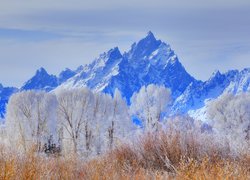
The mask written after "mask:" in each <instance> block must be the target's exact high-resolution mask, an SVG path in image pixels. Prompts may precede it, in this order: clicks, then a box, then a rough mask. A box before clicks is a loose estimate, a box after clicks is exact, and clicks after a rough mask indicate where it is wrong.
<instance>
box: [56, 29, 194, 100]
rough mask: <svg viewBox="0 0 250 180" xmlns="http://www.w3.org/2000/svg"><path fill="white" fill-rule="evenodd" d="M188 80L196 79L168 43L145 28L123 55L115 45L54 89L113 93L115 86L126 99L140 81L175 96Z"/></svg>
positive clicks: (141, 83) (136, 89)
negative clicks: (156, 86)
mask: <svg viewBox="0 0 250 180" xmlns="http://www.w3.org/2000/svg"><path fill="white" fill-rule="evenodd" d="M191 82H196V80H195V79H194V78H193V77H192V76H190V75H189V74H188V73H187V72H186V70H185V68H184V67H183V66H182V65H181V63H180V62H179V60H178V57H177V56H176V55H175V53H174V51H173V50H172V49H171V48H170V46H169V45H168V44H166V43H164V42H162V41H160V40H156V38H155V37H154V35H153V33H152V32H149V33H148V34H147V36H146V37H145V38H143V39H142V40H140V41H139V42H138V43H134V44H133V45H132V47H131V49H130V50H129V51H128V52H125V53H124V54H123V55H122V54H121V53H120V51H119V49H118V48H114V49H111V50H110V51H108V52H107V53H103V54H101V55H100V56H99V58H97V59H95V60H94V62H93V63H91V64H90V65H86V66H85V67H84V68H83V70H82V71H81V72H80V73H78V74H76V75H75V76H74V77H72V78H70V79H69V80H68V81H66V82H65V83H63V84H62V85H60V86H59V87H58V88H57V90H59V89H60V88H71V87H84V86H88V87H89V88H91V89H93V90H94V91H103V92H105V93H109V94H113V93H114V91H115V89H116V88H118V89H119V90H120V91H121V93H122V95H123V96H124V97H126V99H127V101H128V102H129V99H130V97H131V96H132V94H133V93H134V92H136V91H139V89H140V88H141V87H142V86H144V85H148V84H152V83H153V84H159V85H164V86H166V87H168V88H170V89H171V91H172V93H173V96H174V97H178V96H179V95H180V94H181V93H182V92H183V91H184V90H185V89H186V87H187V86H188V85H189V84H190V83H191Z"/></svg>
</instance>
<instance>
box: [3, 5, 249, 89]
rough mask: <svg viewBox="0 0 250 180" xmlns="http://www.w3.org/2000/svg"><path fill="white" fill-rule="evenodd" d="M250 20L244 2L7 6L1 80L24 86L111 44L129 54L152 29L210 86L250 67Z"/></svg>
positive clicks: (193, 72) (81, 60) (81, 61)
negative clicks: (216, 75) (224, 74)
mask: <svg viewBox="0 0 250 180" xmlns="http://www.w3.org/2000/svg"><path fill="white" fill-rule="evenodd" d="M249 17H250V1H247V0H239V1H237V2H236V1H234V0H221V1H216V0H211V1H200V0H191V1H186V2H183V1H180V0H177V1H176V0H175V1H174V0H170V1H165V0H156V1H149V2H145V1H144V0H137V1H132V0H126V1H125V0H121V1H117V0H108V1H98V0H92V1H90V0H85V1H82V0H72V1H68V0H60V1H59V0H54V1H49V0H43V1H40V0H37V1H18V0H13V1H3V2H1V7H0V82H3V83H4V84H7V85H18V86H20V85H21V84H22V83H23V82H24V81H25V80H27V79H28V78H29V77H30V76H31V75H32V74H33V73H34V71H35V69H36V68H39V67H40V66H44V67H45V68H47V69H48V70H49V71H50V72H51V73H58V72H59V71H60V70H61V69H63V68H64V67H70V68H76V67H77V66H78V65H81V64H85V63H89V62H90V61H91V60H93V59H94V57H96V56H98V54H100V53H102V52H103V51H106V50H108V49H110V48H112V47H114V46H119V47H120V49H121V50H122V51H126V50H127V49H129V47H130V45H131V44H132V43H133V42H134V41H137V40H139V39H140V38H142V37H143V36H144V35H145V34H146V32H147V31H148V30H152V31H153V32H154V33H155V35H156V36H157V37H158V38H160V39H162V40H164V41H167V42H168V43H170V44H171V45H172V47H173V49H175V50H176V53H177V54H178V56H179V58H180V60H181V62H182V63H183V64H184V66H185V67H186V69H187V70H188V71H189V72H190V74H192V75H194V76H195V77H196V78H198V79H203V80H205V79H207V78H208V77H209V76H210V74H211V72H213V71H214V70H215V69H219V70H222V71H226V70H228V69H229V68H230V69H231V68H243V67H249V66H250V61H249V59H250V53H249V52H250V38H249V32H250V24H249V23H248V21H249ZM10 67H12V69H15V71H14V73H12V74H10V72H9V71H7V69H10ZM17 74H18V75H17Z"/></svg>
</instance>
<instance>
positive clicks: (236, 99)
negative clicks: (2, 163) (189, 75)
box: [6, 85, 250, 157]
mask: <svg viewBox="0 0 250 180" xmlns="http://www.w3.org/2000/svg"><path fill="white" fill-rule="evenodd" d="M170 97H171V93H170V91H169V90H168V89H166V88H165V87H162V86H156V85H148V86H147V87H145V86H143V87H142V88H141V89H140V91H139V92H137V93H135V94H134V95H133V96H132V98H131V100H130V102H131V104H130V106H127V104H126V102H125V101H124V99H123V98H122V96H121V94H120V92H119V91H117V90H116V91H115V93H114V95H113V97H111V96H110V95H108V94H104V93H94V92H92V91H91V90H89V89H87V88H81V89H68V90H60V91H57V92H51V93H46V92H38V91H24V92H20V93H17V94H14V95H13V96H12V97H11V98H10V101H9V104H8V107H7V116H6V134H7V136H8V137H7V139H8V141H9V143H10V145H11V147H14V148H15V149H18V150H23V151H28V150H29V149H30V148H31V147H32V148H35V149H36V151H38V152H44V151H45V152H46V151H48V152H50V150H52V151H59V150H60V151H61V152H62V153H66V154H68V153H78V154H79V153H80V154H84V155H86V156H87V157H89V156H91V155H96V154H101V153H102V152H105V151H106V150H109V149H112V148H114V147H115V146H116V145H119V143H121V142H122V141H123V140H125V139H128V138H131V137H132V139H133V138H134V136H135V131H136V132H138V131H139V132H143V131H151V132H155V131H158V130H159V129H160V128H164V127H165V125H166V122H167V121H168V120H164V121H163V119H164V118H166V115H167V114H168V110H169V107H170V106H169V105H170V102H171V98H170ZM207 106H208V108H207V111H208V112H207V114H208V117H209V120H208V121H207V122H206V123H207V124H208V125H209V126H210V128H212V132H213V134H216V135H218V136H220V137H223V138H226V139H228V140H229V141H230V142H234V147H238V143H241V144H242V142H246V143H247V144H246V147H247V148H248V147H249V145H250V93H242V94H240V95H236V96H235V95H232V94H225V95H222V96H221V97H219V98H218V99H216V100H213V101H211V102H210V103H209V104H208V105H207ZM132 119H137V120H138V121H137V123H134V122H133V120H132ZM172 119H175V118H172ZM182 119H184V121H186V120H189V119H190V118H189V117H187V116H186V117H182ZM173 121H174V120H173ZM138 122H139V123H138ZM136 124H137V125H139V126H136ZM182 124H183V123H182ZM138 129H139V130H138ZM235 140H236V141H235ZM241 146H242V145H241Z"/></svg>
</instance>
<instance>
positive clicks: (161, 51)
mask: <svg viewBox="0 0 250 180" xmlns="http://www.w3.org/2000/svg"><path fill="white" fill-rule="evenodd" d="M148 84H158V85H164V86H165V87H167V88H169V89H170V90H171V92H172V96H173V101H174V102H173V107H172V114H176V113H178V114H179V113H187V112H189V111H192V112H194V111H195V110H198V109H201V108H203V107H204V106H205V102H206V101H208V100H210V99H214V98H217V97H218V96H220V95H221V94H222V93H226V92H230V93H234V94H238V93H242V92H246V91H248V92H249V91H250V87H249V84H250V68H246V69H244V70H242V71H238V70H231V71H228V72H226V73H224V74H221V73H220V72H219V71H216V72H214V73H213V75H212V76H211V78H210V79H208V80H207V81H205V82H202V81H198V80H196V79H194V78H193V77H192V76H191V75H190V74H188V73H187V71H186V70H185V68H184V67H183V66H182V64H181V63H180V61H179V59H178V56H177V55H176V54H175V52H174V51H173V50H172V49H171V47H170V45H169V44H167V43H164V42H162V41H161V40H157V39H156V38H155V36H154V35H153V33H152V32H148V34H147V36H146V37H144V38H143V39H141V40H140V41H139V42H137V43H133V45H132V46H131V49H130V50H129V51H128V52H125V53H123V54H122V53H121V52H120V50H119V49H118V47H115V48H113V49H111V50H109V51H108V52H105V53H103V54H101V55H100V56H99V57H98V58H96V59H95V60H94V61H93V62H92V63H91V64H88V65H84V66H79V67H78V68H77V69H76V70H71V69H65V70H63V71H62V72H61V73H60V74H59V76H58V77H57V76H55V75H49V74H48V73H47V72H46V70H45V69H44V68H40V69H39V70H37V72H36V74H35V75H34V76H33V77H32V78H31V79H30V80H28V81H27V82H26V83H24V85H23V86H22V87H21V88H20V90H21V91H22V90H32V89H33V90H45V91H51V90H54V91H58V90H60V89H62V88H63V89H65V88H66V89H67V88H75V87H85V86H87V87H89V88H90V89H92V90H93V91H96V92H100V91H102V92H105V93H109V94H111V95H113V93H114V91H115V89H116V88H117V89H119V90H120V91H121V93H122V95H123V97H125V98H126V100H127V102H128V104H129V103H130V98H131V96H132V95H133V93H134V92H137V91H139V89H140V88H141V87H142V86H147V85H148ZM14 92H17V89H16V88H3V87H2V86H0V98H1V101H0V107H1V109H0V114H1V115H2V116H3V115H4V112H5V108H3V107H5V104H6V103H7V102H8V98H9V96H10V95H11V94H12V93H14ZM194 114H195V113H194Z"/></svg>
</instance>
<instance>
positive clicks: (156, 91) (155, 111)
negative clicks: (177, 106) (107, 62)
mask: <svg viewBox="0 0 250 180" xmlns="http://www.w3.org/2000/svg"><path fill="white" fill-rule="evenodd" d="M170 100H171V98H170V91H169V90H168V89H167V88H165V87H163V86H157V85H153V84H151V85H148V86H147V87H145V86H143V87H142V88H141V89H140V91H139V92H138V93H134V94H133V96H132V98H131V106H130V112H131V114H132V116H136V117H137V118H139V120H140V121H141V122H142V124H143V126H144V128H145V129H146V130H157V129H158V126H159V122H160V121H161V119H162V116H163V115H164V113H166V112H167V106H168V105H169V103H170Z"/></svg>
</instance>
